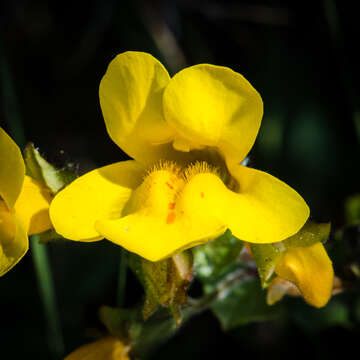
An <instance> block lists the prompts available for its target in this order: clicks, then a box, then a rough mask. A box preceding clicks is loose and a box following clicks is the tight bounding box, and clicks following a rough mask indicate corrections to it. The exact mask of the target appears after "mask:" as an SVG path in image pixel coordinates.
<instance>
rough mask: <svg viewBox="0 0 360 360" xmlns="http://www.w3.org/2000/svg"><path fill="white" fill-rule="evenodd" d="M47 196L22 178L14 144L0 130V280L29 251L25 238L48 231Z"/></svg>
mask: <svg viewBox="0 0 360 360" xmlns="http://www.w3.org/2000/svg"><path fill="white" fill-rule="evenodd" d="M50 199H51V196H50V193H49V192H48V191H47V189H45V188H44V187H42V186H41V185H40V184H39V183H37V182H36V181H35V180H33V179H31V178H30V177H29V176H26V175H25V165H24V160H23V158H22V156H21V151H20V149H19V148H18V146H17V145H16V144H15V142H14V141H13V140H12V139H11V138H10V137H9V136H8V135H7V134H6V133H5V131H4V130H3V129H2V128H0V276H1V275H3V274H5V273H6V272H7V271H9V270H10V269H11V268H12V267H13V266H14V265H16V263H17V262H18V261H19V260H20V259H21V258H22V257H23V256H24V254H25V253H26V251H27V250H28V248H29V241H28V235H32V234H37V233H41V232H43V231H45V230H48V229H50V228H51V223H50V218H49V212H48V209H49V203H50Z"/></svg>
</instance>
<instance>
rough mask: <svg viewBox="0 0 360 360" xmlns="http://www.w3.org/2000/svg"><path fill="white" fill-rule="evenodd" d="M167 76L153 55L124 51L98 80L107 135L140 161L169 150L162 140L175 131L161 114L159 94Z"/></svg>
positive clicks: (158, 155)
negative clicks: (99, 80) (99, 81)
mask: <svg viewBox="0 0 360 360" xmlns="http://www.w3.org/2000/svg"><path fill="white" fill-rule="evenodd" d="M169 79H170V77H169V74H168V72H167V71H166V69H165V68H164V67H163V65H162V64H161V63H160V62H159V61H158V60H156V59H155V58H154V57H153V56H151V55H149V54H146V53H142V52H135V51H128V52H125V53H122V54H120V55H118V56H116V57H115V59H113V60H112V61H111V63H110V65H109V67H108V69H107V71H106V73H105V75H104V77H103V78H102V80H101V83H100V89H99V95H100V105H101V109H102V113H103V116H104V119H105V124H106V128H107V131H108V133H109V135H110V137H111V139H112V140H113V141H114V142H115V143H116V144H117V145H118V146H120V148H121V149H122V150H124V151H125V152H126V153H127V154H128V155H129V156H130V157H132V158H134V159H136V160H138V161H141V162H143V163H148V162H153V161H154V160H158V159H160V158H162V156H161V154H164V153H166V151H167V150H166V149H168V150H169V151H170V150H171V146H170V144H166V143H168V142H169V141H170V140H171V139H172V137H173V136H174V134H175V133H174V130H172V128H171V127H170V126H169V125H168V124H167V123H166V122H165V120H164V118H163V114H162V94H163V91H164V88H165V87H166V85H167V84H168V82H169ZM172 151H173V150H172Z"/></svg>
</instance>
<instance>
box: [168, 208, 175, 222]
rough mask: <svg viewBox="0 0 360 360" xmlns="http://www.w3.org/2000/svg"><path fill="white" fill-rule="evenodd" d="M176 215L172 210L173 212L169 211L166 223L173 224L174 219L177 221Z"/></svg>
mask: <svg viewBox="0 0 360 360" xmlns="http://www.w3.org/2000/svg"><path fill="white" fill-rule="evenodd" d="M175 217H176V214H175V213H174V212H173V211H172V212H169V214H168V216H167V218H166V223H167V224H172V223H173V222H174V221H175Z"/></svg>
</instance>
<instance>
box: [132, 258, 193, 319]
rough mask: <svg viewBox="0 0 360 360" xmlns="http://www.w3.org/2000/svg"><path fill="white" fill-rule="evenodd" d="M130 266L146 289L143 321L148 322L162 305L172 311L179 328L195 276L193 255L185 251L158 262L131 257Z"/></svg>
mask: <svg viewBox="0 0 360 360" xmlns="http://www.w3.org/2000/svg"><path fill="white" fill-rule="evenodd" d="M129 265H130V267H131V269H132V270H133V271H134V273H135V274H136V276H137V277H138V279H139V280H140V282H141V284H142V285H143V287H144V290H145V303H144V308H143V317H144V319H145V320H146V319H148V318H149V316H150V315H151V314H152V313H154V312H155V310H156V309H157V308H158V306H159V305H163V306H165V307H168V308H169V309H170V311H171V312H172V314H173V317H174V319H175V322H176V324H177V325H179V324H180V322H181V312H180V308H181V306H183V305H185V304H186V299H187V297H186V290H187V288H188V286H189V284H190V281H191V280H192V277H193V257H192V253H191V252H190V251H185V252H182V253H180V254H177V255H175V256H173V257H171V258H168V259H165V260H161V261H157V262H151V261H148V260H145V259H143V258H141V257H139V256H137V255H135V254H130V255H129Z"/></svg>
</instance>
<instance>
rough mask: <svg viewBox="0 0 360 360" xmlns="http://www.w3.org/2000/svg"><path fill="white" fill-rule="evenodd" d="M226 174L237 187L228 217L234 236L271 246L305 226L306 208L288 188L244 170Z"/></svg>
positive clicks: (277, 180)
mask: <svg viewBox="0 0 360 360" xmlns="http://www.w3.org/2000/svg"><path fill="white" fill-rule="evenodd" d="M229 170H230V173H231V174H232V176H233V177H234V178H235V179H236V180H237V182H238V184H239V189H237V190H236V191H237V193H238V194H236V195H235V194H234V195H233V198H234V199H233V200H234V201H233V205H232V206H231V207H229V211H228V213H227V222H228V226H229V229H230V230H231V231H232V233H233V234H234V236H236V237H237V238H239V239H241V240H243V241H247V242H251V243H263V244H265V243H273V242H278V241H282V240H284V239H286V238H288V237H290V236H292V235H294V234H295V233H297V232H298V231H299V230H300V229H301V227H302V226H303V225H304V224H305V222H306V220H307V218H308V217H309V213H310V210H309V207H308V206H307V204H306V203H305V201H304V199H303V198H302V197H301V196H300V195H299V194H298V193H297V192H296V191H295V190H294V189H292V188H291V187H290V186H288V185H287V184H285V183H284V182H282V181H280V180H279V179H277V178H275V177H274V176H272V175H270V174H267V173H265V172H263V171H259V170H255V169H251V168H248V167H245V166H240V165H237V166H232V167H230V169H229ZM229 206H230V205H229Z"/></svg>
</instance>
